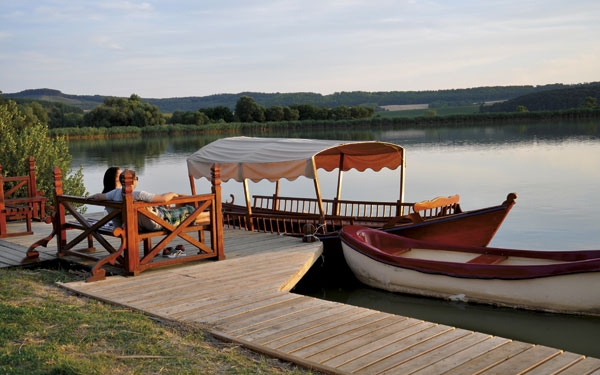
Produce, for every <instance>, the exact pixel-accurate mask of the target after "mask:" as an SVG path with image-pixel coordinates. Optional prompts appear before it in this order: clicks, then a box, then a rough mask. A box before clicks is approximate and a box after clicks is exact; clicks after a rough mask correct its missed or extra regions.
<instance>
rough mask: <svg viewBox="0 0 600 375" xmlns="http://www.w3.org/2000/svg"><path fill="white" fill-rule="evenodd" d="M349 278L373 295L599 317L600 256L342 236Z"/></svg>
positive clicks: (351, 232) (359, 231)
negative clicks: (371, 290) (380, 292)
mask: <svg viewBox="0 0 600 375" xmlns="http://www.w3.org/2000/svg"><path fill="white" fill-rule="evenodd" d="M340 239H341V243H342V250H343V254H344V258H345V259H346V263H347V264H348V266H349V268H350V269H351V270H352V273H354V275H355V276H356V278H357V279H358V280H359V281H361V282H362V283H364V284H366V285H368V286H371V287H373V288H378V289H383V290H387V291H390V292H400V293H408V294H415V295H421V296H428V297H436V298H444V299H449V300H461V301H466V302H477V303H485V304H492V305H498V306H510V307H515V308H523V309H529V310H539V311H548V312H558V313H570V314H585V315H600V250H562V251H558V250H557V251H553V250H522V249H503V248H494V247H484V246H463V245H455V244H447V243H440V242H432V241H422V240H416V239H412V238H408V237H403V236H398V235H394V234H390V233H387V232H384V231H381V230H377V229H373V228H368V227H364V226H352V225H350V226H345V227H344V228H342V230H341V232H340Z"/></svg>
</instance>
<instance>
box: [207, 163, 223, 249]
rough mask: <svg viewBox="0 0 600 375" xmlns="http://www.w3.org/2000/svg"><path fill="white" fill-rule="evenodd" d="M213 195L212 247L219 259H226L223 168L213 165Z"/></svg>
mask: <svg viewBox="0 0 600 375" xmlns="http://www.w3.org/2000/svg"><path fill="white" fill-rule="evenodd" d="M211 183H212V188H211V189H212V193H213V194H214V196H215V197H214V200H215V204H214V212H215V214H214V215H211V221H212V223H211V224H212V225H211V227H212V233H211V235H210V240H211V247H212V248H213V249H214V250H215V251H216V252H217V259H218V260H223V259H225V246H224V242H223V209H222V207H221V168H219V165H218V164H213V166H212V168H211Z"/></svg>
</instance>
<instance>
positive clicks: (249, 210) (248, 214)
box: [243, 178, 254, 232]
mask: <svg viewBox="0 0 600 375" xmlns="http://www.w3.org/2000/svg"><path fill="white" fill-rule="evenodd" d="M243 185H244V198H246V229H248V230H249V231H251V232H254V222H253V221H252V202H250V190H249V189H248V179H247V178H244V183H243Z"/></svg>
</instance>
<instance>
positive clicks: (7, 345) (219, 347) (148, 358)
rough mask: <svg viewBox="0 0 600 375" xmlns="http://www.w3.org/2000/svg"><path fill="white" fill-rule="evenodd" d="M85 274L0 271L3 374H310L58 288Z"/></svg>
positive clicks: (188, 328) (198, 331) (197, 331)
mask: <svg viewBox="0 0 600 375" xmlns="http://www.w3.org/2000/svg"><path fill="white" fill-rule="evenodd" d="M84 276H85V274H80V273H77V272H73V271H64V270H50V269H36V270H25V269H10V270H9V269H1V270H0V321H1V322H2V323H1V326H0V373H2V374H6V375H8V374H23V375H25V374H27V375H36V374H48V375H77V374H86V375H87V374H111V375H119V374H311V373H313V372H310V371H308V370H306V369H303V368H298V367H296V366H294V365H292V364H289V363H285V362H282V361H279V360H277V359H273V358H268V357H265V356H262V355H259V354H256V353H254V352H251V351H249V350H247V349H244V348H242V347H240V346H238V345H235V344H231V343H224V342H221V341H218V340H216V339H214V338H213V337H212V336H211V335H210V334H209V333H207V332H206V331H205V330H204V329H203V328H202V327H201V326H200V325H196V324H189V323H185V324H184V323H178V322H169V321H161V320H157V319H155V318H151V317H149V316H146V315H143V314H141V313H139V312H134V311H131V310H129V309H125V308H122V307H117V306H112V305H108V304H105V303H102V302H100V301H96V300H92V299H89V298H84V297H80V296H76V295H73V294H71V293H70V292H68V291H66V290H64V289H61V288H59V287H57V286H56V285H55V282H58V281H60V282H68V281H73V280H81V279H83V278H84Z"/></svg>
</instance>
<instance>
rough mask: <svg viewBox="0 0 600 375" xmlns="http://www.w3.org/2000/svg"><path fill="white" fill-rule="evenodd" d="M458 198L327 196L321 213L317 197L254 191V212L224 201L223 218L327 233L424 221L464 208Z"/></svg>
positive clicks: (231, 223) (238, 224)
mask: <svg viewBox="0 0 600 375" xmlns="http://www.w3.org/2000/svg"><path fill="white" fill-rule="evenodd" d="M458 200H459V196H458V195H455V196H452V197H438V198H436V199H433V200H430V201H423V202H418V203H403V202H400V201H396V202H372V201H352V200H337V199H324V200H323V210H324V213H325V215H324V216H323V217H322V216H321V215H320V211H319V204H318V201H317V199H316V198H297V197H277V196H265V195H255V196H253V206H252V215H248V213H247V211H246V209H245V208H244V207H242V206H236V205H233V204H224V205H223V218H224V222H225V225H226V226H228V227H232V228H240V229H246V230H257V231H263V232H272V233H278V234H292V235H305V234H307V233H306V230H307V229H306V228H307V226H308V225H309V226H308V227H309V228H311V230H313V231H316V232H319V233H328V232H334V231H337V230H339V229H340V228H341V227H343V226H344V225H365V226H370V227H385V226H393V225H398V224H406V223H415V222H421V221H423V220H427V219H429V218H433V217H440V216H445V215H451V214H454V213H459V212H461V210H460V205H459V203H458ZM308 234H313V233H308Z"/></svg>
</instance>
